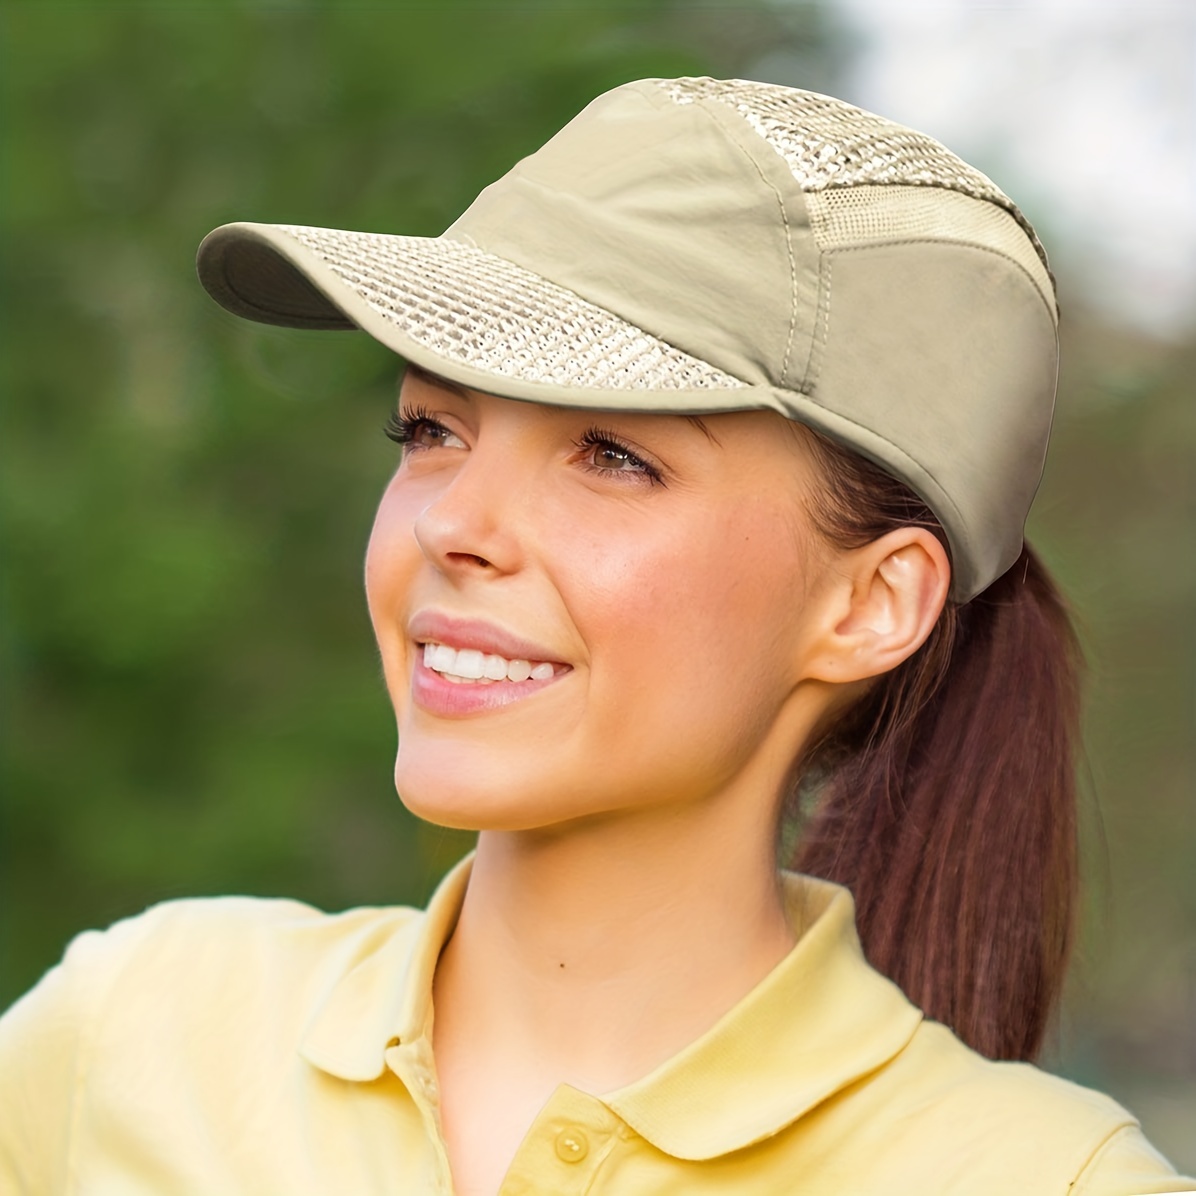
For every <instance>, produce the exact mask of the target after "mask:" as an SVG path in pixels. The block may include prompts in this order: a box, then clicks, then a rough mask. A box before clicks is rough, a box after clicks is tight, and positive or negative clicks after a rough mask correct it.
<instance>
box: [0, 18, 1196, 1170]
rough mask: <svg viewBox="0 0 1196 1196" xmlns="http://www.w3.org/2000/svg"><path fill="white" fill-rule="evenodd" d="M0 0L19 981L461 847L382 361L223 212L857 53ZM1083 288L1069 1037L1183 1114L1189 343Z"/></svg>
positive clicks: (531, 29) (298, 204) (820, 34)
mask: <svg viewBox="0 0 1196 1196" xmlns="http://www.w3.org/2000/svg"><path fill="white" fill-rule="evenodd" d="M0 19H2V22H3V29H2V34H3V41H2V46H3V49H2V53H3V62H2V63H0V87H2V89H3V90H2V95H3V100H2V102H3V134H4V136H3V149H2V153H3V162H2V168H3V196H2V209H3V221H4V230H3V248H2V253H3V258H2V262H0V264H2V267H3V276H4V295H3V300H4V303H3V312H4V319H3V336H4V338H5V348H4V353H3V370H4V374H3V378H4V403H3V410H2V414H0V419H2V421H3V425H2V433H3V442H2V444H3V448H2V452H3V469H2V471H0V532H2V535H3V552H4V556H3V573H2V577H0V586H2V588H0V603H2V612H0V613H2V616H3V618H2V631H0V636H2V647H3V691H4V708H3V716H4V734H3V761H2V773H0V785H2V793H0V798H2V802H3V805H2V806H0V817H2V823H0V832H2V834H3V842H2V850H3V864H2V870H0V919H2V921H0V1007H2V1006H3V1005H4V1004H6V1003H7V1002H8V1001H9V1000H11V999H12V998H13V997H15V996H16V995H17V994H18V993H19V992H20V991H22V990H23V989H24V988H26V987H27V986H28V985H29V984H31V983H32V982H33V981H34V980H35V979H36V978H37V976H38V975H39V974H40V972H41V971H42V970H43V969H44V968H45V967H47V966H48V965H50V964H51V963H52V962H54V960H55V959H56V958H57V957H58V955H59V954H60V952H61V950H62V947H63V945H64V944H65V942H66V940H67V939H68V938H69V937H70V935H72V934H73V933H75V932H76V931H78V930H79V929H81V928H83V927H86V926H94V925H102V924H105V923H108V922H110V921H112V920H113V919H114V918H117V917H119V916H122V915H124V914H127V913H132V912H136V911H138V910H140V909H141V908H143V907H144V906H145V905H146V904H147V903H148V902H151V901H155V900H160V899H163V898H167V897H172V896H177V895H181V894H196V893H218V892H220V893H223V892H249V893H285V894H288V895H292V896H296V897H299V898H303V899H306V900H310V901H312V902H314V903H316V904H319V905H322V906H325V907H331V908H336V907H341V906H345V905H351V904H356V903H363V902H365V903H369V902H407V901H422V900H423V899H424V897H425V896H426V895H427V893H428V892H429V891H430V889H431V887H432V885H433V884H434V883H435V881H436V880H437V879H438V877H439V875H440V874H441V872H442V871H443V870H444V868H445V867H446V866H447V864H448V863H449V862H451V861H452V860H453V859H455V858H456V857H457V856H458V855H459V854H460V852H461V851H462V850H463V848H464V847H465V845H466V843H467V840H465V839H464V838H463V837H462V836H460V835H455V834H451V833H449V832H443V831H439V830H437V829H435V828H431V827H427V826H424V825H422V824H419V823H417V822H416V821H415V820H414V819H413V818H411V817H410V816H408V815H407V814H406V813H405V811H404V810H403V808H402V806H401V804H400V803H399V801H398V800H397V798H396V797H395V795H394V792H393V786H392V784H391V779H390V762H391V758H392V755H393V747H394V744H393V738H394V735H393V726H392V722H391V714H390V710H389V707H388V704H387V702H386V697H385V692H384V689H383V686H382V683H381V678H380V672H379V668H378V665H377V662H376V659H375V655H374V650H373V646H372V642H371V636H370V630H369V625H368V620H367V618H366V615H365V608H364V602H363V599H362V597H361V593H360V590H361V587H360V574H361V562H362V555H363V551H364V546H365V540H366V536H367V534H368V528H369V524H370V519H371V516H372V510H373V504H374V502H375V500H376V497H377V495H378V494H379V493H380V491H381V488H382V486H383V484H384V482H385V480H386V478H387V476H388V471H389V470H390V469H391V468H392V467H393V465H394V463H395V455H394V447H393V446H392V445H391V444H390V443H389V442H388V441H386V440H385V439H384V438H383V437H382V435H381V430H380V429H381V425H382V422H383V420H384V418H385V416H386V414H387V411H388V409H389V407H390V405H391V404H392V402H393V390H394V376H395V372H396V369H395V366H396V363H395V360H394V359H393V358H392V357H390V355H389V354H387V353H386V352H385V351H384V350H382V349H381V348H379V347H378V346H377V345H375V344H374V343H373V342H372V341H370V340H369V339H368V338H366V337H363V336H359V335H354V334H348V335H332V334H324V333H317V334H303V333H299V332H294V331H284V330H278V329H270V328H265V327H261V326H254V325H249V324H246V323H244V322H242V321H240V320H237V319H235V318H233V317H231V316H228V315H226V314H225V313H224V312H222V311H221V310H220V309H218V308H217V307H216V306H215V305H214V304H213V303H212V302H211V301H210V300H209V299H208V298H207V297H206V296H205V295H204V294H203V293H202V291H201V290H200V288H199V287H198V285H197V284H196V282H195V280H194V273H193V266H192V261H193V256H194V252H195V247H196V245H197V243H198V241H199V239H200V238H201V237H202V236H203V234H204V233H206V232H207V231H208V230H209V229H210V228H212V227H214V226H216V225H218V224H221V223H223V222H225V221H228V220H237V219H252V220H262V221H289V222H295V223H308V224H324V225H330V226H334V227H343V228H357V229H377V230H381V231H403V232H409V233H427V234H434V233H437V232H439V231H440V230H441V229H442V228H443V227H444V226H445V225H447V224H448V223H449V222H450V221H451V220H452V219H453V218H454V217H455V216H456V215H457V214H458V213H459V212H460V211H461V209H462V208H464V207H465V205H466V204H467V203H468V202H469V201H470V200H471V199H472V198H473V196H474V195H475V194H476V192H477V191H478V190H479V189H480V188H481V187H482V186H483V185H485V184H486V183H487V182H489V181H490V180H492V179H493V178H494V177H496V176H497V175H499V174H500V173H502V172H503V171H504V170H506V169H507V168H508V167H509V166H510V165H511V164H512V163H513V162H514V161H515V160H516V159H517V158H518V157H520V156H521V155H522V154H524V153H526V152H528V151H530V150H531V149H533V148H534V147H535V146H537V145H538V144H540V143H541V142H542V141H543V140H544V139H545V138H546V137H547V136H548V135H549V134H551V133H552V132H554V131H555V130H556V129H557V128H558V127H559V126H560V125H561V124H562V123H564V121H565V120H567V119H568V118H569V117H570V116H572V115H573V114H574V113H575V112H576V111H577V110H578V109H580V108H581V107H582V106H583V105H584V104H585V103H586V102H588V101H589V100H590V99H591V98H592V97H593V96H594V95H596V94H598V93H599V92H600V91H602V90H604V89H606V88H608V87H611V86H613V85H615V84H617V83H620V82H622V81H624V80H626V79H630V78H635V77H639V76H644V75H675V74H704V73H712V74H736V73H748V72H749V71H751V70H752V68H753V64H755V65H756V67H757V69H759V70H762V71H766V72H767V77H771V78H775V79H777V80H778V81H781V82H790V83H800V84H801V85H803V86H808V87H813V88H814V89H817V90H834V89H835V71H836V66H837V63H838V62H839V61H840V60H841V58H842V56H843V55H844V54H845V53H846V47H845V45H844V42H843V40H842V35H841V34H840V33H839V32H838V31H837V30H836V28H835V25H834V22H833V21H832V20H830V19H829V18H828V17H827V15H826V12H825V10H823V9H818V8H809V7H801V6H798V5H789V6H788V7H787V8H784V7H780V6H777V5H775V4H774V5H769V4H767V3H765V2H764V0H761V2H760V3H750V2H746V0H745V2H744V3H740V4H738V5H723V6H719V5H711V4H696V3H688V4H683V3H674V2H670V0H640V2H637V3H632V2H625V3H613V2H612V3H605V4H599V3H594V2H579V3H572V4H563V3H562V4H550V3H540V4H528V3H522V4H520V3H502V4H499V3H478V2H474V3H466V2H465V0H435V3H389V4H386V3H354V2H342V3H332V2H327V3H311V2H308V3H303V2H300V0H291V2H289V3H283V2H278V3H249V2H237V0H224V2H222V3H218V2H215V0H213V2H211V3H207V4H197V3H183V2H179V3H168V2H166V0H162V2H160V3H156V4H133V3H115V2H114V3H93V4H85V3H73V4H67V3H54V2H33V0H27V2H25V3H19V2H16V0H7V2H4V3H0ZM849 98H850V97H849ZM980 165H982V166H983V165H984V164H983V163H981V164H980ZM1031 214H1032V215H1033V213H1031ZM1064 283H1065V287H1064V292H1065V325H1064V330H1063V335H1064V342H1065V344H1064V352H1065V373H1064V377H1063V392H1062V395H1061V403H1060V416H1059V419H1058V422H1057V433H1056V442H1055V447H1054V449H1053V454H1052V458H1051V462H1050V464H1049V468H1048V473H1047V478H1046V480H1045V482H1044V486H1043V490H1042V493H1041V496H1040V501H1039V505H1038V508H1037V511H1036V513H1035V516H1034V518H1033V521H1032V526H1031V532H1032V535H1033V537H1034V538H1035V540H1036V541H1037V542H1038V543H1039V544H1040V546H1041V547H1042V548H1043V549H1044V550H1045V555H1046V557H1047V559H1048V561H1049V562H1051V563H1052V564H1053V565H1054V566H1055V567H1056V569H1057V570H1058V571H1059V573H1060V574H1061V577H1062V580H1063V581H1064V583H1065V585H1066V586H1067V587H1068V589H1069V590H1070V591H1071V593H1072V594H1073V595H1074V597H1075V600H1076V605H1077V607H1078V608H1079V610H1080V612H1081V614H1082V615H1083V617H1084V621H1085V628H1086V630H1085V637H1086V641H1087V643H1088V646H1089V651H1090V655H1091V656H1092V658H1093V662H1094V666H1095V667H1094V671H1095V676H1094V681H1095V685H1094V694H1095V696H1094V700H1093V704H1092V710H1091V718H1090V730H1091V735H1090V740H1091V763H1092V772H1093V776H1094V779H1095V788H1096V790H1097V792H1098V793H1099V797H1100V802H1101V809H1102V811H1103V819H1104V822H1103V826H1104V835H1103V838H1102V835H1101V833H1100V830H1099V825H1098V823H1097V821H1096V820H1095V819H1093V820H1091V828H1090V829H1091V833H1090V835H1089V840H1090V844H1089V845H1090V854H1091V856H1092V857H1093V859H1094V860H1095V861H1096V862H1097V864H1098V867H1097V869H1096V875H1097V879H1098V883H1097V885H1096V887H1095V888H1094V889H1093V892H1094V894H1095V895H1096V897H1097V898H1102V895H1103V900H1101V899H1098V900H1094V901H1093V902H1092V903H1091V904H1092V912H1093V914H1094V916H1093V917H1092V918H1091V919H1090V921H1089V926H1090V931H1089V935H1088V938H1087V939H1086V940H1085V947H1084V950H1083V952H1082V956H1083V957H1082V959H1081V961H1080V964H1081V966H1080V968H1079V970H1078V972H1077V982H1076V984H1075V986H1074V988H1073V993H1072V998H1071V1002H1070V1009H1071V1011H1072V1012H1071V1014H1070V1015H1069V1018H1068V1019H1067V1021H1066V1022H1065V1026H1064V1030H1063V1033H1062V1036H1061V1043H1060V1046H1059V1048H1058V1055H1059V1058H1060V1060H1061V1062H1062V1064H1063V1066H1065V1067H1066V1068H1068V1069H1069V1070H1071V1071H1072V1072H1073V1073H1075V1074H1078V1075H1080V1076H1081V1078H1084V1079H1087V1080H1090V1081H1092V1082H1096V1083H1098V1084H1104V1085H1106V1086H1108V1084H1107V1081H1108V1080H1109V1079H1110V1077H1112V1076H1114V1074H1117V1075H1123V1076H1126V1077H1130V1079H1127V1080H1126V1083H1127V1084H1129V1083H1130V1082H1131V1080H1132V1077H1133V1075H1134V1074H1135V1073H1136V1071H1141V1072H1149V1073H1151V1074H1152V1075H1155V1076H1169V1077H1171V1081H1169V1082H1172V1081H1173V1082H1174V1083H1175V1084H1186V1085H1188V1088H1186V1089H1185V1092H1187V1093H1188V1094H1189V1095H1188V1096H1183V1097H1182V1098H1181V1099H1180V1101H1179V1104H1178V1105H1177V1104H1175V1103H1174V1102H1173V1103H1172V1104H1171V1105H1168V1106H1167V1108H1169V1109H1172V1113H1171V1114H1166V1113H1165V1112H1164V1113H1160V1117H1163V1116H1168V1115H1171V1116H1174V1115H1175V1114H1174V1109H1175V1108H1180V1109H1183V1108H1188V1109H1190V1110H1192V1111H1196V1099H1194V1100H1192V1101H1191V1103H1190V1104H1189V1105H1184V1104H1183V1101H1184V1100H1188V1099H1190V1094H1191V1090H1192V1089H1191V1080H1192V1077H1194V1076H1196V954H1194V948H1193V946H1192V944H1193V941H1194V939H1196V933H1194V932H1196V866H1194V864H1196V809H1194V805H1193V801H1192V792H1191V790H1192V782H1193V776H1194V774H1196V761H1194V759H1193V740H1194V739H1196V736H1193V734H1192V732H1193V694H1192V684H1191V680H1192V664H1193V662H1194V661H1196V632H1194V625H1193V620H1192V609H1193V599H1194V597H1196V554H1194V553H1193V551H1192V545H1193V543H1194V542H1196V541H1194V539H1193V530H1194V524H1196V496H1194V492H1193V484H1192V476H1193V471H1192V468H1191V464H1192V452H1193V448H1196V418H1194V415H1193V412H1194V411H1196V408H1193V406H1192V404H1191V402H1190V399H1189V394H1188V392H1189V389H1190V378H1191V376H1192V374H1193V368H1194V367H1196V349H1194V347H1193V346H1192V345H1188V346H1174V347H1172V348H1170V349H1168V350H1165V351H1164V350H1163V349H1161V348H1160V347H1158V346H1154V345H1150V344H1149V343H1145V342H1138V341H1134V340H1133V339H1132V338H1126V337H1123V338H1121V339H1118V338H1116V337H1113V336H1110V335H1109V334H1108V333H1107V331H1106V330H1102V329H1099V328H1095V327H1094V326H1092V325H1091V324H1090V322H1088V321H1086V320H1085V318H1084V314H1083V310H1082V296H1081V297H1079V300H1078V301H1077V298H1076V297H1075V296H1072V297H1068V296H1067V292H1066V280H1064ZM1102 860H1103V861H1104V864H1103V867H1102V866H1101V861H1102ZM1102 875H1103V876H1104V878H1105V880H1104V882H1103V883H1102V882H1101V880H1100V878H1101V876H1102ZM1118 1069H1120V1070H1118ZM1143 1091H1146V1089H1143ZM1151 1091H1153V1090H1151ZM1143 1099H1144V1100H1148V1099H1150V1098H1149V1095H1148V1096H1146V1097H1144V1098H1143ZM1160 1108H1162V1106H1160ZM1180 1115H1182V1114H1180ZM1160 1124H1161V1122H1160ZM1176 1141H1179V1138H1178V1137H1177V1138H1176ZM1173 1149H1175V1148H1173ZM1188 1165H1189V1166H1193V1165H1196V1164H1193V1163H1189V1164H1188Z"/></svg>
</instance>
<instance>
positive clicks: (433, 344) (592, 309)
mask: <svg viewBox="0 0 1196 1196" xmlns="http://www.w3.org/2000/svg"><path fill="white" fill-rule="evenodd" d="M197 268H198V271H199V278H200V281H201V282H202V283H203V285H204V288H205V289H206V290H207V291H208V293H209V294H210V295H211V296H212V297H213V298H214V299H215V300H216V301H217V302H218V303H220V304H221V305H222V306H223V307H225V308H227V309H228V310H229V311H231V312H233V313H235V314H236V315H239V316H244V317H246V318H248V319H251V320H257V321H259V322H261V323H266V324H280V325H285V326H288V327H293V328H323V329H349V328H360V329H362V330H363V331H364V332H367V333H368V334H369V335H370V336H372V337H374V339H375V340H377V341H379V342H381V343H382V344H383V345H385V346H386V347H387V348H388V349H391V350H392V351H393V352H395V353H397V354H398V355H399V356H401V357H404V358H406V359H408V360H410V361H414V362H416V363H417V364H419V365H422V366H424V367H425V368H426V369H429V370H433V371H435V372H436V373H439V374H442V375H443V376H444V377H447V378H450V379H451V380H453V381H454V382H458V383H460V384H461V385H464V386H470V387H473V388H475V389H478V390H486V391H489V392H491V393H494V394H499V395H502V396H504V397H508V398H519V399H529V400H532V401H535V402H543V403H558V404H561V405H564V406H577V407H605V408H617V409H622V410H628V411H634V410H641V411H671V412H692V413H702V412H712V411H729V410H742V409H744V408H754V407H771V406H774V405H775V399H771V398H770V397H769V396H768V395H767V392H766V388H762V387H751V386H748V385H747V384H745V383H744V382H742V381H740V380H739V379H737V378H733V377H732V376H731V375H729V374H727V373H724V372H723V371H721V370H719V369H717V368H716V367H715V366H713V365H710V364H709V363H708V362H705V361H702V360H700V359H699V358H697V357H694V356H692V355H690V354H688V353H685V352H683V351H682V350H680V349H677V348H675V347H674V346H672V345H670V344H668V343H666V342H665V341H663V340H661V339H659V338H658V337H655V336H653V335H651V334H650V333H648V332H645V331H644V330H643V329H641V328H638V327H636V326H635V325H634V324H630V323H628V322H627V321H626V320H623V319H621V318H620V317H619V316H617V315H615V314H614V313H613V312H610V311H607V310H606V309H605V308H603V307H599V306H597V305H596V304H593V303H590V302H588V301H587V300H585V299H583V298H582V297H581V296H579V295H577V294H575V293H574V292H573V291H570V290H567V289H566V288H564V287H561V286H558V285H557V284H555V283H553V282H550V281H549V280H547V279H545V278H542V277H541V276H540V275H538V274H535V273H533V272H532V271H530V270H527V269H524V268H523V267H521V266H519V265H517V264H515V263H514V262H510V261H508V260H506V259H504V258H500V257H497V256H496V255H494V254H491V253H487V252H485V251H484V250H481V249H479V248H477V247H476V246H475V245H472V244H469V243H467V242H464V241H458V240H453V239H451V238H448V237H403V236H394V235H391V234H385V233H358V232H344V231H339V230H336V229H325V228H308V227H301V226H297V225H278V224H252V223H237V224H226V225H223V226H222V227H221V228H218V229H216V230H215V231H213V232H211V233H209V234H208V236H207V237H205V238H204V241H203V243H202V244H201V245H200V247H199V255H198V259H197ZM760 392H765V393H760Z"/></svg>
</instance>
